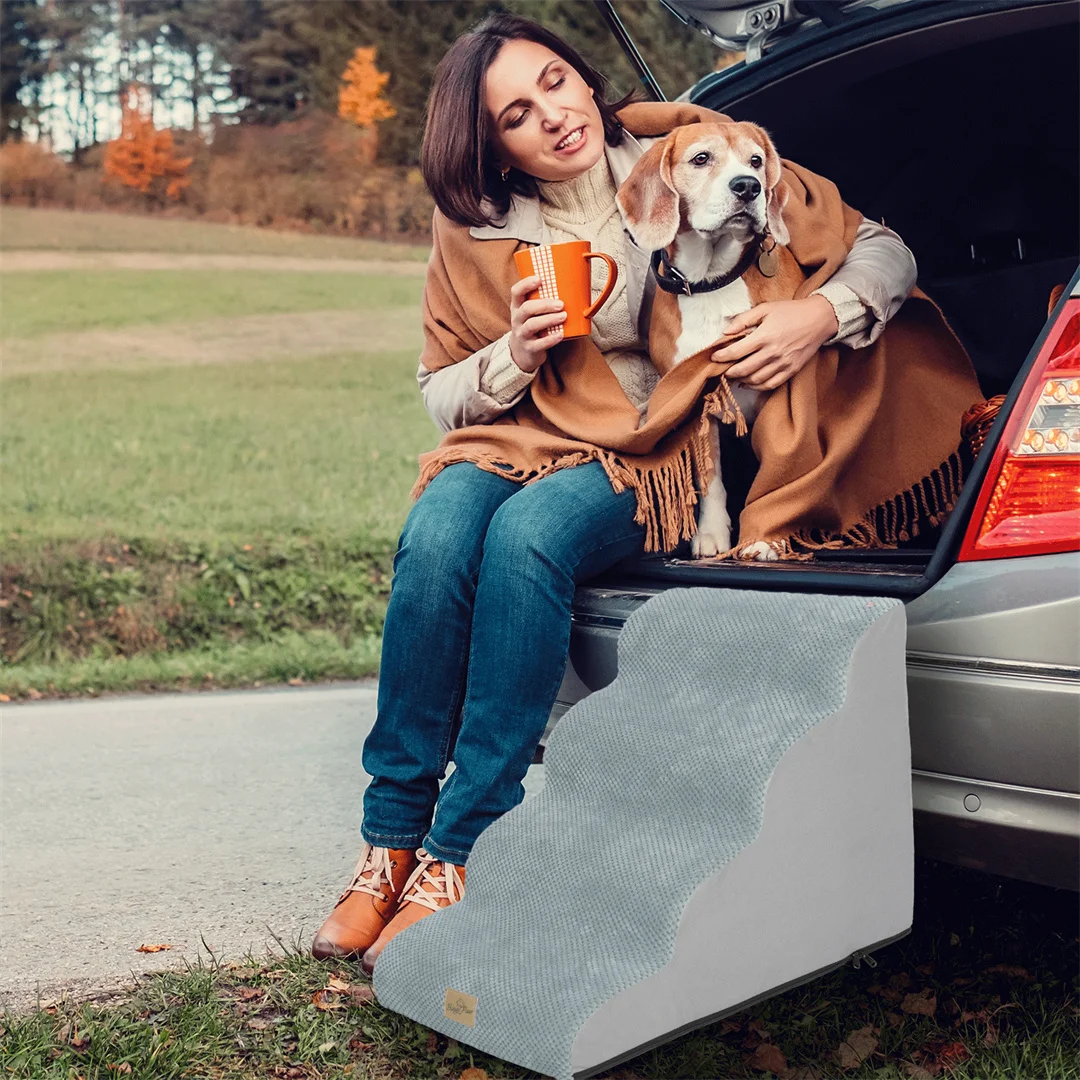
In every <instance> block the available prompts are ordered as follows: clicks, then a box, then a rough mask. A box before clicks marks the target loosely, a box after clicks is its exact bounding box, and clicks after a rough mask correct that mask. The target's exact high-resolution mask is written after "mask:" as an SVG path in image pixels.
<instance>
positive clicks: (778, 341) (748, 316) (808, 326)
mask: <svg viewBox="0 0 1080 1080" xmlns="http://www.w3.org/2000/svg"><path fill="white" fill-rule="evenodd" d="M751 327H753V329H751ZM837 329H838V327H837V322H836V312H835V311H833V306H832V304H830V303H829V301H828V300H826V299H825V297H824V296H821V295H820V294H818V295H816V296H807V297H804V298H803V299H802V300H770V301H768V302H767V303H764V304H758V305H757V306H756V307H752V308H751V309H750V310H749V311H745V312H743V314H741V315H735V316H734V317H732V318H731V319H730V320H729V322H728V325H727V328H726V329H725V331H724V333H725V335H731V334H743V333H744V332H745V331H747V330H750V332H749V333H748V334H746V335H745V337H740V338H739V339H738V340H737V341H732V342H730V343H729V344H727V345H722V346H721V347H720V348H719V349H717V350H715V352H713V354H712V358H713V360H717V361H727V360H737V361H738V363H737V364H733V365H732V366H731V367H729V368H728V369H727V371H726V372H725V374H726V375H727V377H728V378H729V379H738V380H739V381H740V382H741V383H742V384H743V385H744V386H748V387H750V389H751V390H775V389H776V388H777V387H778V386H782V385H783V384H784V383H786V382H787V381H788V379H790V378H791V376H792V375H794V374H795V373H796V372H797V371H801V370H802V369H803V368H804V367H805V366H806V364H807V363H808V362H809V360H810V357H812V356H814V355H815V353H817V351H818V349H820V348H821V346H822V345H824V344H825V342H826V341H828V340H829V338H831V337H832V336H833V334H835V333H836V331H837Z"/></svg>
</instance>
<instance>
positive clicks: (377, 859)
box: [339, 842, 396, 902]
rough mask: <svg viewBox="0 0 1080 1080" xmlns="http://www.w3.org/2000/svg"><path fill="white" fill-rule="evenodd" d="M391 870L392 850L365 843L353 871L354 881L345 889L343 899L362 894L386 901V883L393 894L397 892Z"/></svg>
mask: <svg viewBox="0 0 1080 1080" xmlns="http://www.w3.org/2000/svg"><path fill="white" fill-rule="evenodd" d="M391 869H392V868H391V863H390V849H389V848H384V847H374V846H372V845H371V844H369V843H367V842H365V843H364V846H363V848H362V850H361V851H360V858H359V860H358V861H357V863H356V867H355V869H354V870H353V876H352V881H351V882H349V884H348V885H347V886H346V887H345V891H344V892H343V893H342V894H341V899H342V900H344V899H345V897H346V896H348V895H349V893H351V892H361V893H370V894H371V895H372V896H377V897H378V898H379V899H380V900H385V899H386V895H385V894H384V893H383V890H382V885H383V882H384V881H385V883H386V884H387V885H389V886H390V891H391V892H395V891H396V890H395V889H394V879H393V876H392V873H391ZM365 875H366V876H365ZM339 902H340V901H339Z"/></svg>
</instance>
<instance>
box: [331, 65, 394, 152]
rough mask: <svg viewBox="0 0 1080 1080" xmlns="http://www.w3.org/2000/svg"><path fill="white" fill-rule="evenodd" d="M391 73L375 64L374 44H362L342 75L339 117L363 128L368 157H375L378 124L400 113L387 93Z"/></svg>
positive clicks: (339, 93) (339, 94)
mask: <svg viewBox="0 0 1080 1080" xmlns="http://www.w3.org/2000/svg"><path fill="white" fill-rule="evenodd" d="M389 79H390V76H389V74H386V73H384V72H382V71H379V69H378V68H377V67H376V66H375V48H374V46H364V45H361V46H360V47H359V48H357V50H356V52H354V53H353V55H352V59H351V60H350V61H349V63H348V64H347V66H346V68H345V70H344V72H342V75H341V89H340V91H339V92H338V116H340V117H342V118H343V119H345V120H351V121H352V122H353V123H354V124H356V125H357V127H359V128H362V129H363V130H364V132H365V135H366V141H367V143H368V159H369V160H374V158H375V148H376V145H377V143H376V139H377V136H376V134H375V123H376V121H378V120H388V119H389V118H390V117H391V116H396V115H397V110H396V109H395V108H394V106H393V105H391V104H390V102H389V101H387V100H386V99H385V98H384V97H383V96H382V93H383V88H384V87H385V86H386V84H387V82H388V81H389Z"/></svg>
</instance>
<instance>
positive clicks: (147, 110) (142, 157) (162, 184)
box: [104, 83, 193, 205]
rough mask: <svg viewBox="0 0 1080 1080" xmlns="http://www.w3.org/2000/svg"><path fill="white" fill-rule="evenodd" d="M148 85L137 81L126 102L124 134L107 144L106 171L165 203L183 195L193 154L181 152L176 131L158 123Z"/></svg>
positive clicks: (123, 121)
mask: <svg viewBox="0 0 1080 1080" xmlns="http://www.w3.org/2000/svg"><path fill="white" fill-rule="evenodd" d="M152 112H153V103H152V101H151V98H150V92H149V90H148V89H147V87H145V86H142V85H140V84H138V83H133V84H132V85H131V86H130V87H128V90H127V100H126V101H125V102H124V109H123V119H122V121H121V131H120V137H119V138H118V139H113V141H112V142H110V143H109V144H108V146H107V147H106V148H105V162H104V169H105V175H106V176H108V177H111V178H113V179H114V180H119V181H120V183H122V184H126V185H127V186H128V187H131V188H135V189H136V190H137V191H141V192H142V193H143V194H144V195H147V196H148V197H149V198H150V199H152V200H153V201H155V202H157V203H158V204H159V205H163V204H164V203H165V201H166V200H167V199H179V198H180V193H181V192H182V191H183V190H184V188H186V187H187V186H188V185H189V184H190V183H191V181H190V179H189V178H188V176H187V170H188V167H189V166H190V165H191V162H192V160H193V159H192V158H182V157H179V156H177V153H176V147H175V146H174V144H173V136H172V132H171V131H168V130H165V131H158V130H157V128H155V127H154V121H153V116H152Z"/></svg>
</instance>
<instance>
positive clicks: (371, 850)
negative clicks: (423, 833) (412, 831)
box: [311, 842, 416, 960]
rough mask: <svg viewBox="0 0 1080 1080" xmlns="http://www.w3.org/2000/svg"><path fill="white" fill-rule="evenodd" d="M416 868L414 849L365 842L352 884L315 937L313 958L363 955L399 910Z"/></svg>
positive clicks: (322, 958) (325, 958) (323, 958)
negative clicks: (377, 845)
mask: <svg viewBox="0 0 1080 1080" xmlns="http://www.w3.org/2000/svg"><path fill="white" fill-rule="evenodd" d="M415 869H416V851H415V850H414V849H413V848H384V847H374V846H373V845H371V844H368V843H366V842H365V844H364V847H363V849H362V850H361V852H360V859H359V860H358V861H357V864H356V869H355V870H353V877H352V881H350V882H349V884H348V885H347V886H346V887H345V891H344V892H343V893H342V894H341V896H339V897H338V901H337V904H335V905H334V910H333V911H332V912H330V916H329V918H327V920H326V922H324V923H323V924H322V926H321V927H320V928H319V932H318V933H317V934H316V935H315V940H314V941H313V942H312V944H311V955H312V956H314V957H315V958H316V959H317V960H329V959H331V958H337V959H345V958H350V957H356V956H359V955H360V954H361V953H363V952H364V950H365V949H367V948H369V947H370V946H371V944H372V943H373V942H374V941H375V939H376V938H377V937H378V936H379V934H381V933H382V931H383V930H384V929H385V927H386V924H387V923H388V922H389V921H390V919H391V918H392V917H393V915H394V912H396V911H397V909H398V904H399V902H400V900H401V897H402V895H403V894H404V891H405V885H406V883H407V882H408V880H409V878H410V876H411V874H412V872H413V871H414V870H415Z"/></svg>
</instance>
